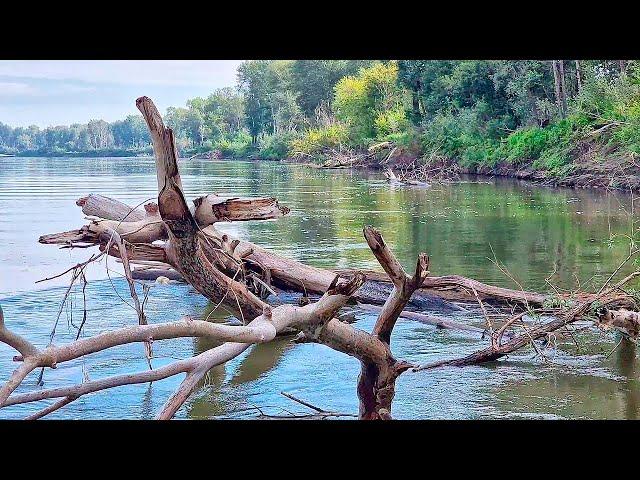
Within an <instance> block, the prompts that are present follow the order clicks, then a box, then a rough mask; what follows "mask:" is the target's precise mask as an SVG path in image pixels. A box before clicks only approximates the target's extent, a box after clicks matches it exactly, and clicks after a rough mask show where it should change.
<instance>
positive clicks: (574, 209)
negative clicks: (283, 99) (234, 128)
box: [0, 158, 640, 419]
mask: <svg viewBox="0 0 640 480" xmlns="http://www.w3.org/2000/svg"><path fill="white" fill-rule="evenodd" d="M180 168H181V175H182V181H183V184H184V187H185V191H186V192H185V193H186V196H187V197H188V198H189V199H192V198H195V197H196V196H199V195H200V194H202V193H206V192H216V193H219V194H223V195H268V196H276V197H278V199H279V200H280V201H281V203H282V204H284V205H287V206H289V207H290V208H291V213H290V214H289V215H288V216H286V217H284V218H281V219H278V220H277V221H266V222H247V223H236V224H232V225H229V224H226V225H222V228H223V229H225V230H227V231H229V232H230V233H233V234H234V235H238V236H242V237H243V238H246V239H248V240H251V241H254V242H257V243H260V244H261V245H263V246H265V247H266V248H270V249H273V250H274V251H276V252H278V253H281V254H284V255H287V256H290V257H292V258H295V259H298V260H300V261H303V262H306V263H309V264H312V265H317V266H321V267H332V268H346V267H362V268H376V267H377V264H376V261H375V259H374V258H373V256H372V255H371V253H370V251H369V249H368V247H367V245H366V243H365V241H364V239H363V237H362V227H363V226H364V225H367V224H370V225H374V226H376V227H378V228H379V229H380V230H381V231H382V233H383V235H384V237H385V239H386V240H387V242H388V243H389V245H390V246H391V247H392V248H393V249H394V251H395V252H396V254H397V256H398V258H399V259H400V260H401V262H403V264H404V265H405V266H406V267H407V268H411V267H412V266H413V264H414V261H415V258H416V256H417V254H418V253H419V252H421V251H425V252H427V253H429V255H430V256H431V271H432V273H433V274H434V275H444V274H460V275H465V276H469V277H474V278H476V279H478V280H481V281H484V282H488V283H493V284H497V285H501V286H505V287H511V288H518V287H517V285H516V284H515V283H514V282H513V280H511V279H509V278H507V277H506V276H505V275H504V273H502V272H501V271H500V269H498V268H497V267H496V266H495V264H494V261H495V259H497V260H498V261H500V262H501V263H502V264H504V266H505V267H506V268H507V269H508V271H509V272H510V273H511V274H512V275H513V277H514V278H515V279H516V280H517V281H518V282H519V283H520V284H522V285H523V286H524V287H525V288H527V289H531V290H542V291H546V290H548V289H549V286H548V285H547V279H548V280H549V281H550V282H552V283H553V284H554V285H556V286H557V287H558V288H567V289H572V288H576V285H578V284H580V285H582V286H583V287H585V286H589V285H590V282H591V283H595V284H597V283H598V282H602V281H603V278H605V277H606V276H607V275H608V274H609V273H610V272H611V271H613V270H614V269H615V267H616V266H617V265H618V264H619V262H620V261H621V260H622V259H624V257H625V256H626V255H627V253H628V242H626V241H625V239H624V235H627V234H629V233H630V232H632V228H633V218H634V217H633V214H632V211H633V208H632V203H633V202H632V199H631V197H630V196H628V195H624V194H607V193H605V192H599V191H583V190H569V189H549V188H541V187H535V186H531V185H527V184H524V183H521V182H517V181H510V180H504V179H503V180H494V181H491V182H487V181H486V179H482V180H481V181H480V182H475V183H462V184H455V185H448V186H433V187H431V188H428V189H424V188H411V187H409V188H406V187H399V188H397V187H396V188H394V187H391V186H389V185H388V184H387V183H386V181H385V180H384V179H383V178H382V177H381V176H380V175H378V174H376V173H366V172H352V171H349V170H333V171H329V170H314V169H309V168H305V167H301V166H291V165H283V164H280V163H272V162H263V163H256V162H240V161H238V162H223V161H204V160H192V161H183V162H181V164H180ZM88 193H101V194H103V195H108V196H111V197H114V198H117V199H119V200H121V201H123V202H126V203H128V204H131V205H136V204H139V203H144V202H145V201H148V200H149V199H153V198H155V196H156V178H155V172H154V163H153V160H152V159H141V158H117V159H113V158H91V159H84V158H52V159H44V158H2V159H0V304H2V307H3V309H4V312H5V317H6V322H7V325H8V326H9V327H10V328H12V329H14V330H15V331H17V332H19V333H21V334H23V335H25V336H27V337H28V338H29V339H30V340H31V341H33V342H34V343H36V344H37V345H39V346H44V345H46V344H47V343H48V338H49V334H50V332H51V329H52V327H53V324H54V322H55V319H56V316H57V313H58V309H59V308H60V302H61V300H62V298H63V296H64V293H65V290H66V285H67V283H68V281H69V277H68V275H67V276H65V277H62V278H59V279H55V280H53V281H50V282H43V283H37V284H36V283H35V281H37V280H39V279H41V278H44V277H48V276H51V275H52V274H56V273H59V272H62V271H63V270H65V269H66V268H68V267H70V266H72V265H73V264H75V263H77V262H80V261H83V260H85V259H86V258H88V256H89V255H90V253H91V251H90V250H83V249H74V250H72V251H70V250H68V249H66V250H65V249H63V250H60V249H58V248H56V247H55V246H50V245H40V244H38V243H37V239H38V237H39V236H40V235H42V234H43V233H52V232H58V231H64V230H70V229H72V228H76V227H78V226H80V225H82V224H83V222H84V219H83V215H82V213H81V211H80V209H79V208H78V207H77V206H76V205H75V200H76V199H77V198H78V197H80V196H83V195H86V194H88ZM108 266H109V269H111V274H110V277H111V278H107V276H106V272H105V267H104V263H103V264H101V265H94V266H92V267H91V268H90V270H89V274H88V278H89V285H88V287H87V289H86V299H87V309H88V320H87V323H86V327H85V330H84V335H92V334H96V333H99V332H102V331H105V330H107V329H109V328H115V327H119V326H125V325H131V324H134V323H135V322H136V315H135V311H134V310H133V309H132V308H130V307H129V306H126V305H124V304H123V301H122V299H121V297H122V298H123V299H125V300H129V296H128V287H127V286H126V282H124V281H123V280H122V278H121V276H120V275H119V273H118V272H120V267H119V265H118V264H117V263H116V262H115V261H114V260H113V259H111V260H110V261H109V265H108ZM629 268H631V267H629ZM625 271H628V268H627V269H623V271H622V272H621V273H622V274H624V272H625ZM554 272H555V273H554ZM82 308H83V296H82V293H81V290H79V289H73V290H72V294H71V302H70V303H69V305H67V306H66V307H65V308H64V309H63V311H62V314H61V319H60V323H59V326H58V328H57V331H56V335H55V340H54V341H55V342H56V343H63V342H67V341H70V340H72V339H73V338H75V335H76V331H77V330H76V327H77V325H78V324H79V321H81V317H82ZM146 310H147V313H148V316H149V319H150V321H151V322H160V321H169V320H175V319H177V318H179V316H180V315H182V314H189V315H193V316H196V317H197V316H202V315H203V314H204V313H205V312H206V311H207V301H206V300H205V299H204V298H203V297H202V296H200V295H199V294H197V293H196V292H195V291H194V290H193V289H192V288H191V287H189V286H188V285H170V286H155V287H153V288H152V290H151V294H150V297H149V303H148V305H147V308H146ZM354 313H355V315H356V318H357V326H358V327H359V328H363V329H370V328H371V327H372V325H373V323H374V321H375V318H374V316H373V315H372V314H371V313H369V312H363V311H356V312H354ZM455 320H458V321H465V322H468V323H472V324H475V325H479V326H481V325H482V318H480V317H479V316H478V315H477V314H475V313H474V314H472V315H464V316H461V315H460V316H459V318H455ZM217 321H224V319H223V318H218V319H217ZM576 341H577V342H578V345H579V349H578V347H576V345H575V344H574V343H573V342H568V343H563V344H561V348H560V349H558V350H556V351H555V352H552V351H549V352H547V356H548V358H547V361H544V360H543V359H540V358H539V357H538V358H534V352H533V351H529V350H525V351H523V352H521V353H519V354H517V355H512V356H511V357H510V358H509V359H507V360H506V361H502V362H499V363H497V364H493V365H489V366H481V367H480V366H479V367H469V368H465V369H441V370H438V371H433V372H421V373H407V374H405V375H403V376H401V377H400V379H399V381H398V387H397V395H396V400H395V403H394V416H395V417H397V418H418V419H431V418H456V419H458V418H496V417H498V418H503V417H504V418H523V417H524V418H637V416H638V414H639V412H640V410H639V409H640V384H639V378H640V367H639V365H638V360H637V359H636V356H635V351H634V349H633V348H632V347H630V346H629V345H626V344H622V345H621V346H620V347H619V348H618V349H617V350H616V351H615V352H614V353H613V354H611V355H610V356H609V357H608V358H605V357H606V356H607V355H608V354H609V352H610V351H611V350H612V349H613V347H614V346H615V344H616V342H617V338H615V337H614V336H613V335H609V336H596V335H593V334H589V333H580V334H577V335H576ZM485 343H486V341H483V340H481V339H479V338H478V336H477V335H474V334H470V333H468V332H464V333H461V332H454V331H446V330H437V329H435V328H433V327H429V326H425V325H421V324H418V323H415V322H411V321H407V320H401V321H400V322H399V323H398V326H397V327H396V329H395V330H394V339H393V350H394V353H395V354H396V355H397V356H398V357H400V358H404V359H406V360H409V361H412V362H416V363H421V362H429V361H435V360H440V359H443V358H449V357H452V356H459V355H463V354H465V353H470V352H472V351H474V350H476V349H478V348H480V347H482V346H484V345H485ZM211 346H213V345H211V342H208V341H205V340H202V339H199V340H191V339H185V340H176V341H166V342H156V343H155V344H154V349H155V356H156V358H155V359H154V366H156V367H158V366H161V365H163V364H166V363H168V362H170V361H172V360H174V359H177V358H185V357H188V356H192V355H193V354H196V353H199V352H201V351H203V350H204V349H206V348H210V347H211ZM13 354H14V352H12V351H11V349H9V348H8V347H6V346H4V345H0V381H4V380H6V379H7V378H8V377H9V375H10V373H11V371H12V369H13V368H15V364H14V363H13V362H11V358H12V356H13ZM144 368H146V362H145V360H144V357H143V349H142V346H141V345H130V346H123V347H119V348H116V349H112V350H110V351H109V352H103V353H99V354H95V355H91V356H89V357H86V358H84V359H80V360H77V361H74V362H69V363H68V364H63V365H60V366H59V368H58V369H57V370H48V371H46V372H45V377H44V380H45V388H51V387H56V386H61V385H70V384H73V383H77V382H81V381H82V379H83V378H90V379H97V378H101V377H105V376H108V375H114V374H119V373H124V372H128V371H133V370H140V369H144ZM358 371H359V365H358V363H357V362H356V361H354V360H353V359H352V358H349V357H347V356H344V355H342V354H340V353H338V352H334V351H332V350H330V349H329V348H327V347H324V346H322V345H312V344H303V345H293V344H291V342H290V341H289V340H287V339H282V340H278V341H274V342H271V343H269V344H266V345H259V346H255V347H252V348H251V349H249V350H248V351H247V352H245V353H244V354H243V355H241V356H240V357H238V358H236V359H234V360H233V361H231V362H229V363H227V364H226V365H224V366H219V367H216V368H214V369H213V370H212V371H211V372H210V374H209V376H208V378H207V379H206V381H205V385H203V387H202V388H201V389H200V390H199V392H198V393H197V394H195V395H194V396H193V397H192V398H191V399H190V400H189V401H188V402H187V404H185V405H184V406H183V408H181V409H180V411H179V412H178V414H177V417H178V418H244V417H253V416H255V414H256V410H255V408H254V407H256V406H257V407H260V408H261V409H263V410H264V411H265V412H267V413H272V414H282V413H283V411H282V410H281V409H282V408H285V409H287V410H290V411H296V412H301V411H304V407H301V406H299V405H296V404H294V403H292V402H291V401H290V400H288V399H286V398H284V397H283V396H282V395H280V392H281V391H287V392H290V393H292V394H294V395H296V396H298V397H300V398H303V399H306V400H308V401H310V402H312V403H314V404H317V405H319V406H322V407H323V408H325V409H328V410H335V411H341V412H345V413H356V412H357V398H356V395H355V384H356V378H357V374H358ZM36 377H37V375H32V376H30V377H28V379H27V380H26V381H25V382H24V384H23V385H22V386H21V387H20V389H19V391H20V392H26V391H30V390H33V389H37V388H40V387H38V386H36V384H35V382H36ZM181 380H182V378H181V377H176V378H171V379H166V380H163V381H160V382H155V383H153V384H152V385H138V386H130V387H121V388H118V389H114V390H112V391H108V392H100V393H96V394H92V395H89V396H86V397H83V398H81V399H79V400H77V401H76V402H73V403H72V404H70V405H68V406H66V407H65V408H64V409H62V410H60V411H58V412H56V413H55V414H52V415H51V416H50V417H51V418H153V416H154V415H155V413H156V412H157V411H158V409H159V408H161V406H162V404H163V403H164V401H165V400H166V399H167V398H168V396H169V395H170V394H171V392H172V391H173V390H174V389H175V388H176V386H177V385H178V384H179V382H180V381H181ZM46 404H47V402H39V403H37V404H32V405H22V406H15V407H8V408H5V409H2V410H0V418H20V417H23V416H26V415H28V414H29V413H32V412H34V411H36V410H37V409H40V408H43V407H44V406H45V405H46Z"/></svg>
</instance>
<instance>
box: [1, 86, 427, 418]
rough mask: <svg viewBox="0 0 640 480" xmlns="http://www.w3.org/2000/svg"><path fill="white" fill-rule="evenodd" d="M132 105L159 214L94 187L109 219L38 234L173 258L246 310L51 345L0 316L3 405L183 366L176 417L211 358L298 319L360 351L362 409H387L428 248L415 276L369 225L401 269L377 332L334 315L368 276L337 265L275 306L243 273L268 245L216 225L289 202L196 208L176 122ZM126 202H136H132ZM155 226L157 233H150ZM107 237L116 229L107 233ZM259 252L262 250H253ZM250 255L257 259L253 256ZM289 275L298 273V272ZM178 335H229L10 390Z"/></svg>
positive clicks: (379, 253)
mask: <svg viewBox="0 0 640 480" xmlns="http://www.w3.org/2000/svg"><path fill="white" fill-rule="evenodd" d="M136 105H137V106H138V108H139V109H140V111H141V112H142V114H143V116H144V119H145V121H146V123H147V126H148V127H149V130H150V132H151V138H152V140H153V145H154V153H155V157H156V173H157V180H158V191H159V194H158V204H157V205H158V210H157V213H156V212H155V211H152V212H151V213H150V214H148V215H145V217H144V218H140V216H139V215H136V218H135V219H134V220H133V221H132V222H127V221H126V220H127V219H128V218H129V217H131V214H130V213H129V212H127V211H126V209H123V208H122V206H120V205H118V206H117V207H116V206H115V204H114V202H113V201H112V200H111V199H109V200H106V201H104V202H102V203H101V202H100V198H99V197H96V196H94V197H91V196H90V197H87V198H86V199H83V200H81V201H80V202H79V204H80V205H81V206H82V207H83V209H86V211H85V214H88V215H96V214H97V213H100V214H101V215H103V217H106V218H100V219H98V220H95V221H92V222H91V223H90V224H89V225H88V226H86V227H83V228H81V229H79V230H77V231H74V232H64V233H63V234H58V235H46V236H43V237H42V238H41V239H40V241H41V242H42V243H63V244H65V246H73V245H74V242H83V243H85V244H91V243H94V244H97V245H100V246H101V248H102V250H103V251H105V252H106V253H108V254H109V255H112V256H116V257H119V258H121V259H122V260H123V263H124V264H125V265H127V264H128V262H135V261H140V260H142V261H145V262H160V263H162V264H168V265H171V267H172V268H173V269H175V270H176V271H177V272H178V273H179V274H180V275H181V277H182V278H183V279H184V280H186V281H187V282H188V283H190V284H191V285H192V286H193V287H194V288H195V289H196V290H198V291H199V292H200V293H202V294H203V295H204V296H206V297H207V298H209V299H210V300H211V301H212V302H215V303H216V305H220V306H222V307H224V308H226V309H227V310H228V311H230V312H231V313H233V314H234V315H235V316H236V317H237V318H239V319H241V320H242V322H243V324H244V326H226V325H218V324H209V323H208V322H202V321H194V320H190V319H185V320H182V321H179V322H173V323H166V324H154V325H144V324H141V325H137V326H134V327H128V328H125V329H120V330H116V331H112V332H106V333H104V334H101V335H97V336H95V337H91V338H88V339H82V340H77V341H76V342H72V343H70V344H67V345H63V346H53V345H50V346H48V347H47V348H45V349H42V350H41V349H37V348H36V347H35V346H33V345H32V344H31V343H29V342H28V341H27V340H26V339H24V338H22V337H19V336H17V335H15V334H13V333H12V332H11V331H10V330H8V329H7V328H6V327H5V323H4V317H2V323H1V324H0V340H1V341H3V342H5V343H8V344H9V345H11V346H12V347H14V348H15V349H16V350H18V352H19V353H20V355H19V356H18V357H16V361H20V362H21V364H20V366H19V367H18V368H17V369H16V370H15V372H14V373H13V375H12V376H11V378H10V380H9V381H8V382H7V383H6V384H5V385H4V386H3V387H2V388H1V389H0V406H6V405H12V404H16V403H24V402H30V401H35V400H39V399H44V398H61V399H62V400H61V401H59V402H57V403H56V404H54V405H53V406H50V407H47V409H45V410H44V411H42V412H41V413H40V414H38V415H36V416H37V417H39V416H42V415H45V414H48V413H51V412H52V411H54V410H56V409H58V408H61V407H63V406H64V405H67V404H68V403H70V402H72V401H73V400H74V399H76V398H78V397H79V396H81V395H84V394H87V393H91V392H94V391H98V390H102V389H105V388H111V387H115V386H118V385H124V384H131V383H140V382H148V381H152V380H157V379H160V378H166V377H167V376H171V375H176V374H178V373H186V374H187V375H186V378H185V379H184V381H183V382H182V383H181V385H180V386H179V387H178V389H177V390H176V392H175V393H174V394H173V395H172V396H171V398H169V399H168V400H167V402H166V404H165V406H164V407H163V409H162V411H161V412H160V413H159V414H158V418H160V419H167V418H171V417H173V415H174V414H175V412H176V411H177V410H178V409H179V408H180V406H181V405H182V404H183V403H184V402H185V401H186V399H187V398H188V397H189V395H190V394H191V393H192V392H193V390H194V389H195V388H196V386H197V384H198V382H199V381H200V380H201V379H202V378H203V377H204V375H205V374H206V373H207V372H208V371H209V369H211V368H212V367H213V366H215V365H218V364H220V363H222V362H225V361H227V360H229V359H231V358H233V357H235V356H237V355H239V354H240V353H241V352H242V351H244V350H246V349H247V348H248V347H249V346H250V345H251V344H253V343H260V342H265V341H270V340H271V339H273V338H274V337H275V335H276V334H277V333H278V332H279V331H282V330H283V329H285V328H295V329H297V330H298V331H300V332H303V334H304V335H305V336H306V337H307V338H309V339H310V340H312V341H316V342H319V343H323V344H325V345H327V346H329V347H331V348H333V349H336V350H338V351H341V352H344V353H346V354H348V355H350V356H353V357H355V358H357V359H358V360H359V361H360V362H361V363H362V365H363V373H362V375H361V378H360V381H359V388H358V392H359V395H360V398H361V416H362V417H363V418H390V410H391V400H392V398H393V388H394V384H395V380H396V378H397V376H398V375H399V374H401V373H402V372H403V371H406V370H407V369H408V368H409V367H410V366H411V365H410V364H408V363H407V362H403V361H397V360H396V359H395V358H394V357H393V355H392V354H391V351H390V348H389V341H390V334H391V330H392V328H393V325H394V323H395V320H396V319H397V316H398V315H399V313H400V311H401V310H402V308H403V307H404V305H405V304H406V303H407V301H408V300H409V297H410V296H411V294H412V293H413V291H414V290H415V289H416V288H417V287H418V286H419V284H420V282H421V281H422V280H423V279H424V277H425V276H426V274H427V270H426V268H427V265H428V264H427V263H426V258H427V257H426V256H424V255H421V256H420V257H419V259H418V267H417V269H416V274H415V275H414V277H412V278H411V279H408V277H407V278H406V279H405V277H406V275H405V274H404V272H403V271H402V268H401V267H400V266H399V264H398V263H397V261H396V260H395V257H393V255H392V254H391V252H390V251H389V250H388V248H387V247H386V245H385V243H384V240H383V239H382V236H381V235H380V234H379V233H378V232H377V231H376V230H375V229H373V228H372V227H366V228H365V230H364V233H365V237H366V238H367V241H368V242H369V245H370V246H371V248H372V250H373V252H374V254H375V255H376V258H377V259H378V261H379V262H380V263H381V266H382V267H383V268H384V269H385V270H386V271H388V272H393V273H394V275H395V276H394V289H393V292H392V294H391V295H390V296H389V299H388V300H387V302H386V303H385V306H384V308H383V312H381V314H380V317H379V320H378V325H379V326H378V327H377V330H376V332H374V333H373V334H370V333H367V332H364V331H362V330H359V329H356V328H354V327H352V326H351V325H349V324H347V323H343V322H341V321H338V320H335V319H334V318H333V317H334V316H335V315H336V314H337V313H338V311H339V309H340V308H341V307H342V306H343V305H344V304H345V303H346V302H347V301H348V300H349V298H350V297H351V296H352V295H353V294H354V292H355V291H356V290H357V289H358V288H359V287H360V286H361V285H362V284H363V282H364V275H362V274H357V273H356V274H354V275H353V276H352V277H351V278H350V279H349V280H347V281H344V280H340V278H339V277H338V276H337V275H335V274H333V273H330V272H326V271H319V272H320V275H321V276H324V277H326V276H327V275H330V276H331V280H330V281H329V283H328V285H327V284H326V282H324V283H322V285H316V286H315V288H316V290H315V291H316V292H317V291H318V290H323V291H322V293H323V296H322V297H321V298H320V299H319V300H318V301H317V302H314V303H310V304H308V305H306V306H303V307H295V306H293V305H281V306H278V307H275V308H272V307H270V306H269V305H268V304H266V303H264V302H263V301H262V300H261V299H260V298H259V297H257V296H256V295H255V294H254V293H252V292H251V291H249V289H248V288H247V285H246V284H245V283H244V282H242V281H240V280H238V279H237V278H238V277H242V276H243V274H244V273H246V272H244V270H245V265H244V263H245V262H243V259H246V260H248V262H246V263H253V264H254V265H258V266H259V267H258V268H259V269H261V270H262V271H268V270H270V269H269V266H268V265H267V266H265V264H264V263H265V262H264V261H262V262H261V260H264V259H265V258H264V257H265V256H266V257H267V258H268V257H270V255H268V253H267V254H266V255H265V254H264V253H263V252H266V251H264V250H262V251H261V249H259V248H256V247H255V246H253V245H242V242H241V241H239V240H235V239H233V240H232V239H230V238H229V237H228V236H226V235H224V234H220V233H219V232H217V231H216V230H215V228H213V227H211V226H210V224H213V223H215V222H217V221H224V220H229V219H231V218H233V219H234V220H241V219H247V220H248V219H258V218H260V219H262V218H275V217H277V216H281V215H284V214H286V213H287V212H288V209H285V208H282V207H279V205H278V204H277V202H276V201H274V200H273V199H269V200H268V201H256V200H249V201H246V200H242V202H241V203H236V205H243V206H244V212H245V213H243V210H242V209H236V210H234V209H232V208H230V206H231V205H233V204H234V202H236V200H237V199H228V200H224V201H222V202H217V200H216V199H215V198H212V197H211V196H206V197H204V198H201V199H200V201H199V203H198V204H196V205H195V208H194V209H193V210H190V209H189V207H188V205H187V202H186V200H185V198H184V195H183V193H182V181H181V178H180V174H179V171H178V164H177V157H176V149H175V144H174V139H173V133H172V131H171V130H170V129H168V128H165V127H164V125H163V122H162V119H161V117H160V115H159V113H158V111H157V109H156V108H155V106H154V105H153V103H152V102H151V100H150V99H148V98H146V97H142V98H139V99H138V100H137V102H136ZM89 199H91V201H89ZM93 200H96V201H97V202H94V201H93ZM209 205H211V209H209ZM219 205H224V210H216V206H219ZM110 208H113V210H114V211H113V213H110V212H109V210H110ZM247 208H248V209H249V211H248V212H247V211H246V209H247ZM256 209H257V210H256ZM129 210H130V211H135V209H129ZM151 210H153V208H152V209H151ZM209 210H210V211H209ZM221 212H222V213H221ZM256 212H258V213H256ZM148 213H149V212H148ZM243 215H245V217H243ZM196 217H198V220H197V219H196ZM132 227H133V228H132ZM207 228H208V231H209V233H204V232H203V230H206V229H207ZM114 235H115V236H116V237H117V238H118V242H116V244H115V245H114V244H113V242H112V241H111V238H112V237H113V236H114ZM154 235H155V238H153V236H154ZM108 236H110V237H109V239H108V238H107V237H108ZM162 239H166V241H165V242H164V243H163V244H153V245H152V244H151V243H150V242H151V241H154V242H155V241H157V240H162ZM256 251H258V255H255V253H256ZM261 254H262V256H261ZM252 255H253V259H251V260H249V258H250V257H251V256H252ZM267 263H268V262H267ZM234 269H235V271H233V270H234ZM271 274H273V272H271ZM289 274H291V272H289ZM401 275H404V276H401ZM274 276H275V275H274ZM285 278H286V276H285ZM293 278H295V280H294V282H295V281H296V280H297V278H296V277H293ZM298 278H300V277H298ZM140 323H142V320H140ZM181 336H207V337H209V338H214V339H216V340H219V341H224V342H227V343H225V344H223V345H221V346H220V347H216V348H214V349H211V350H207V351H205V352H203V353H202V354H200V355H198V356H196V357H193V358H191V359H185V360H181V361H178V362H174V363H173V364H170V365H167V366H164V367H162V368H159V369H155V370H150V371H148V372H139V373H134V374H129V375H122V376H116V377H111V378H107V379H102V380H96V381H92V382H85V383H83V384H81V385H76V386H73V387H65V388H61V389H50V390H41V391H38V392H32V393H29V394H24V395H13V396H11V394H12V392H13V391H14V390H15V388H17V386H18V385H19V384H20V382H21V381H22V380H23V379H24V378H25V377H26V375H28V374H29V373H30V372H31V371H33V370H34V369H36V368H38V367H50V368H55V366H56V365H57V364H58V363H61V362H64V361H68V360H71V359H74V358H78V357H80V356H84V355H88V354H90V353H93V352H97V351H101V350H104V349H107V348H111V347H113V346H116V345H122V344H125V343H131V342H148V343H151V342H152V341H154V340H162V339H170V338H177V337H181Z"/></svg>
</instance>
